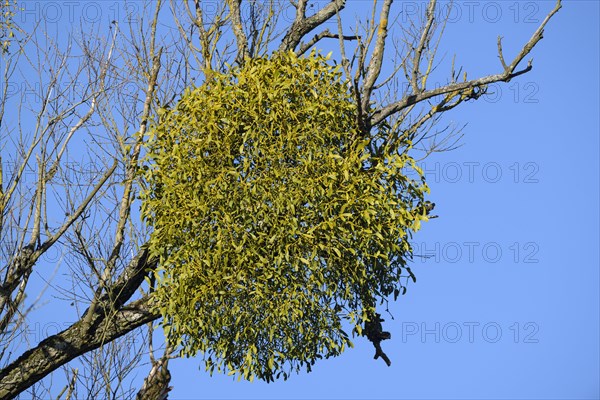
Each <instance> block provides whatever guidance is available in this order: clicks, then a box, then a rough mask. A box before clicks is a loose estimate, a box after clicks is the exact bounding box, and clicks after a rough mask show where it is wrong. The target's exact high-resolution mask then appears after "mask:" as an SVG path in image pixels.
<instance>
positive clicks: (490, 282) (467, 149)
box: [139, 0, 600, 399]
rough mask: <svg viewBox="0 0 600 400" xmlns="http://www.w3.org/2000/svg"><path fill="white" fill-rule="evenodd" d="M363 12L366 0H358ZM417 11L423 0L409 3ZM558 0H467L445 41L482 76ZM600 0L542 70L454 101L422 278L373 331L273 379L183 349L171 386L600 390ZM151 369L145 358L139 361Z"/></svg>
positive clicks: (178, 393) (240, 392) (573, 8)
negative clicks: (230, 370) (376, 356)
mask: <svg viewBox="0 0 600 400" xmlns="http://www.w3.org/2000/svg"><path fill="white" fill-rule="evenodd" d="M349 3H350V4H349V7H348V10H347V11H346V12H347V13H350V14H351V13H353V12H359V13H361V12H364V11H362V9H361V7H364V6H365V5H367V4H368V2H366V1H353V0H350V2H349ZM398 3H399V4H398V5H396V7H397V8H396V9H401V10H403V12H404V14H401V15H400V17H399V18H400V19H402V18H404V15H407V16H408V15H410V14H411V13H412V12H413V11H414V10H415V8H414V6H416V7H417V8H418V7H421V8H422V7H424V4H425V3H422V2H398ZM553 6H554V2H553V1H539V2H538V1H496V2H485V1H483V2H479V1H473V2H457V4H456V5H455V8H454V9H455V10H456V11H455V12H456V14H454V15H455V17H454V19H453V21H452V22H451V23H450V24H448V26H447V28H446V34H445V36H444V39H443V41H442V44H441V47H440V50H439V54H446V57H448V58H451V56H452V54H454V53H456V54H457V59H456V60H457V64H459V65H462V66H464V68H465V70H466V71H468V73H469V78H474V77H477V76H480V75H482V74H489V73H497V72H500V62H499V61H498V58H497V50H496V38H497V36H498V35H502V36H504V42H503V44H504V50H505V57H506V58H507V59H509V58H510V57H511V56H512V55H514V54H515V52H516V51H517V50H518V49H519V48H520V46H521V45H522V44H524V43H525V42H526V41H527V40H528V39H529V37H530V36H531V34H532V33H533V32H534V31H535V29H536V28H537V26H538V24H539V21H540V20H541V19H543V18H544V16H545V15H546V14H547V12H548V11H549V10H550V9H551V8H552V7H553ZM599 17H600V15H599V4H598V2H596V1H567V2H565V3H564V5H563V8H562V10H561V11H560V12H559V13H558V14H557V15H556V16H555V17H554V19H553V20H552V21H551V22H550V24H549V26H548V27H547V29H546V32H545V35H544V39H543V40H542V41H541V42H540V43H539V44H538V46H537V47H536V48H535V49H534V51H533V53H532V57H533V59H534V60H533V70H532V71H531V72H529V73H528V74H525V75H522V76H520V77H518V78H516V79H515V80H513V81H512V82H510V83H508V84H502V85H495V86H494V93H493V94H489V95H488V96H486V97H485V98H483V99H480V100H479V101H477V102H469V103H466V104H464V105H462V106H461V107H459V108H458V109H455V110H453V111H451V112H449V113H448V114H447V116H446V117H445V119H444V121H446V122H455V123H456V124H458V125H462V124H465V123H466V124H467V126H466V127H465V128H464V130H463V133H464V137H463V139H462V141H461V143H462V146H461V147H460V148H458V149H456V150H454V151H451V152H445V153H439V154H434V155H432V156H431V157H429V158H427V159H426V160H425V161H424V162H423V163H422V164H421V166H422V167H423V168H424V169H425V173H426V176H427V178H428V182H429V185H430V187H431V200H432V201H434V202H435V203H436V210H435V211H436V214H438V215H439V218H437V219H433V220H431V222H429V223H427V224H425V225H424V227H423V229H422V231H420V232H419V233H418V234H417V235H416V236H415V238H414V240H413V242H414V244H415V249H416V252H417V253H421V254H424V255H430V256H431V257H429V258H427V259H425V258H417V259H416V260H415V262H414V267H413V271H414V272H415V274H416V275H417V283H416V284H411V285H409V288H408V293H407V294H406V296H403V297H401V298H400V299H399V300H398V301H397V302H396V303H393V304H391V306H390V311H391V313H392V315H393V316H394V319H392V318H391V317H390V315H385V314H384V315H383V316H384V318H385V319H386V322H385V325H384V326H385V328H386V330H389V331H390V332H391V333H392V340H389V341H385V342H383V347H384V350H385V351H386V353H387V354H388V356H389V357H390V358H391V360H392V366H391V367H390V368H388V367H386V366H385V364H384V363H383V362H382V361H381V360H377V361H375V360H373V359H372V356H373V353H374V350H373V347H372V345H371V344H370V343H369V342H368V341H366V340H365V339H362V338H356V340H355V349H352V350H348V351H347V352H346V353H344V354H343V355H342V356H340V357H338V358H336V359H330V360H324V361H321V362H320V363H318V364H317V365H315V367H314V369H313V372H312V373H310V374H306V373H302V374H300V375H294V376H292V377H291V378H290V379H289V380H288V381H285V382H284V381H280V382H275V383H271V384H264V383H261V382H254V383H248V382H237V381H235V380H233V379H232V378H231V377H226V376H221V375H215V376H213V377H210V376H208V375H207V374H206V373H205V372H204V371H203V370H204V368H203V366H202V365H201V361H200V360H198V359H187V360H173V361H172V362H171V364H170V365H171V373H172V376H173V378H172V386H173V387H174V389H173V392H172V394H171V397H172V398H173V399H196V398H210V399H213V398H214V399H265V398H273V399H275V398H277V399H323V398H327V399H450V398H460V399H466V398H472V399H492V398H493V399H498V398H502V399H504V398H519V399H524V398H544V399H566V398H569V399H574V398H585V399H594V398H598V397H600V392H599V390H600V389H599V378H598V376H600V369H599V367H600V365H599V362H600V350H599V342H600V340H599V339H600V331H599V315H600V310H599V301H600V300H599V285H600V278H599V266H600V262H599V251H598V243H599V234H598V233H599V214H598V212H599V211H598V210H599V198H598V196H599V181H600V179H599V158H600V157H599V136H600V135H599V133H600V132H599V130H600V127H599V109H600V105H599V91H600V88H599V82H598V77H599V75H600V74H599V48H600V44H599V37H600V34H599V22H598V21H599ZM139 374H140V377H143V376H144V375H145V371H140V373H139Z"/></svg>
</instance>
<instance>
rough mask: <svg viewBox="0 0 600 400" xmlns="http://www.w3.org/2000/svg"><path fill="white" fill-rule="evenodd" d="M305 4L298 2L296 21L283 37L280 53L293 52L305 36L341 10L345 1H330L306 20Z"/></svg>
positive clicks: (305, 2) (304, 2)
mask: <svg viewBox="0 0 600 400" xmlns="http://www.w3.org/2000/svg"><path fill="white" fill-rule="evenodd" d="M306 4H307V1H299V2H298V8H297V12H296V19H295V20H294V22H293V23H292V26H291V27H290V29H289V30H288V31H287V33H286V34H285V36H284V37H283V40H282V41H281V45H279V50H280V51H285V50H294V49H295V48H296V46H298V44H300V41H301V40H302V38H303V37H304V36H305V35H307V34H308V33H309V32H310V31H312V30H313V29H315V28H316V27H317V26H319V25H321V24H323V23H324V22H325V21H327V20H328V19H329V18H331V17H333V16H334V15H335V14H336V12H338V11H340V10H342V9H343V8H344V7H345V6H346V0H331V1H330V2H329V3H328V4H327V5H326V6H325V7H323V8H322V9H321V10H319V11H318V12H317V13H316V14H314V15H311V16H310V17H308V18H306V17H305V11H306Z"/></svg>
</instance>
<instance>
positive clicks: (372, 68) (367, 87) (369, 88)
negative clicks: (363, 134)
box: [361, 0, 392, 128]
mask: <svg viewBox="0 0 600 400" xmlns="http://www.w3.org/2000/svg"><path fill="white" fill-rule="evenodd" d="M391 6H392V0H386V1H385V2H384V3H383V6H382V8H381V15H380V17H379V27H378V28H377V39H376V40H375V49H373V54H371V61H370V62H369V66H368V67H367V75H366V77H365V80H364V83H363V88H362V104H361V109H362V112H363V115H366V113H367V112H368V110H369V102H370V101H371V93H372V92H373V86H374V85H375V82H376V81H377V78H379V74H380V73H381V65H382V63H383V54H384V53H385V40H386V38H387V35H388V19H389V16H390V8H391ZM367 128H368V126H367Z"/></svg>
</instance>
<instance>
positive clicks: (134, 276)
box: [0, 250, 159, 399]
mask: <svg viewBox="0 0 600 400" xmlns="http://www.w3.org/2000/svg"><path fill="white" fill-rule="evenodd" d="M151 267H152V263H151V262H150V260H149V258H148V253H147V251H146V250H142V251H141V252H140V254H139V255H138V256H137V257H136V258H135V259H134V260H132V261H131V262H130V264H129V266H128V267H127V269H126V271H125V272H124V273H123V274H122V275H121V277H120V278H119V279H118V280H117V282H116V283H115V284H114V285H113V287H112V288H111V290H110V292H109V294H107V295H105V296H103V298H102V300H108V299H111V301H110V302H109V303H111V304H110V305H108V306H107V307H98V308H97V311H96V312H95V313H94V314H93V318H92V319H91V325H92V327H93V329H89V325H88V323H86V321H84V318H82V319H80V320H79V321H77V322H75V323H74V324H73V325H71V326H70V327H69V328H67V329H65V330H64V331H62V332H60V333H58V334H56V335H52V336H50V337H48V338H46V339H45V340H43V341H42V342H40V343H39V344H38V345H37V346H36V347H34V348H33V349H30V350H28V351H27V352H25V353H24V354H23V355H22V356H21V357H19V358H18V359H16V360H15V361H14V362H12V363H11V364H10V365H8V366H7V367H6V368H4V369H2V370H0V399H11V398H13V397H14V396H16V395H17V394H19V393H21V392H23V391H24V390H26V389H27V388H28V387H30V386H31V385H33V384H34V383H36V382H37V381H39V380H40V379H42V378H43V377H45V376H46V375H48V374H49V373H51V372H52V371H54V370H56V369H57V368H59V367H60V366H62V365H64V364H66V363H67V362H69V361H71V360H73V359H74V358H76V357H78V356H80V355H82V354H84V353H87V352H88V351H91V350H94V349H97V348H99V347H101V346H102V345H104V344H105V343H108V342H110V341H112V340H114V339H116V338H118V337H121V336H123V335H125V334H127V333H128V332H130V331H132V330H133V329H135V328H137V327H140V326H142V325H144V324H146V323H148V322H150V321H153V320H155V319H157V318H159V315H158V314H155V313H153V312H151V311H150V309H149V296H145V297H143V298H141V299H139V300H136V301H134V302H132V303H130V304H128V305H126V306H121V305H122V304H124V303H125V301H127V300H128V299H129V298H130V297H131V296H132V295H133V294H134V293H135V290H136V289H137V288H138V287H139V285H140V284H141V283H142V281H143V277H144V275H145V271H146V270H147V269H148V268H151ZM109 309H114V310H116V311H114V312H111V313H107V312H106V311H108V310H109ZM100 310H102V312H100ZM86 314H87V313H86Z"/></svg>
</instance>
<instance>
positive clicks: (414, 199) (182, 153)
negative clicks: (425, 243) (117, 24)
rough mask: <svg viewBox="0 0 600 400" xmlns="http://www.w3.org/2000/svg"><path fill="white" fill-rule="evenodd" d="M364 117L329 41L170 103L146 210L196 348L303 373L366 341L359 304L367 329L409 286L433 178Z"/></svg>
mask: <svg viewBox="0 0 600 400" xmlns="http://www.w3.org/2000/svg"><path fill="white" fill-rule="evenodd" d="M356 121H357V107H356V104H355V103H354V101H353V99H352V97H351V95H350V94H349V92H348V89H347V85H346V84H345V82H343V81H342V78H341V72H340V71H339V68H334V67H332V66H330V65H329V64H328V63H327V58H326V57H323V56H321V55H318V54H316V53H312V54H311V55H310V56H308V57H305V58H298V57H297V56H296V55H294V53H293V52H289V53H288V52H285V53H276V54H274V55H273V56H271V57H270V58H260V59H248V60H246V62H245V63H244V66H243V67H239V68H237V67H236V68H232V69H231V71H230V73H228V74H223V75H221V74H217V73H213V75H212V76H211V78H210V79H209V80H208V81H207V82H206V83H204V84H203V85H202V86H201V87H197V88H194V89H190V90H188V91H186V92H185V93H184V94H183V96H182V98H181V100H180V101H179V102H178V103H177V105H176V106H175V107H174V108H173V109H170V110H162V111H161V114H160V116H159V117H158V118H157V120H156V121H155V122H154V124H153V126H152V127H151V129H150V137H149V141H148V143H147V153H148V155H147V165H146V168H145V176H144V179H145V182H146V183H147V189H146V190H145V191H144V193H143V194H142V200H143V206H142V215H143V217H144V219H145V220H146V221H147V223H148V224H149V225H151V226H152V227H153V233H152V235H151V239H150V242H149V246H150V249H151V251H152V252H153V254H155V255H156V256H158V257H160V267H159V269H158V270H157V271H156V272H155V277H156V280H157V289H156V291H155V292H154V293H153V296H154V301H155V304H156V309H157V310H160V312H161V313H162V315H163V317H164V322H163V325H164V329H165V332H166V335H167V337H168V339H169V340H170V341H171V343H174V344H176V345H178V346H179V347H180V348H181V349H182V350H181V351H182V354H183V355H186V356H193V355H196V354H197V353H198V352H201V353H203V354H204V358H205V362H206V368H207V370H210V371H211V373H212V372H213V371H214V370H215V369H216V370H218V371H225V372H228V373H229V374H237V375H238V377H243V378H245V379H250V380H252V379H253V378H255V377H256V378H260V379H264V380H267V381H270V380H273V379H274V378H277V377H279V376H280V375H281V374H283V377H284V378H287V377H288V374H289V373H290V372H291V371H293V370H296V371H297V370H299V369H300V368H301V367H303V366H306V367H307V369H308V370H310V366H311V365H312V364H314V362H315V360H317V359H320V358H322V357H330V356H337V355H339V354H340V353H341V352H342V351H343V350H344V348H345V347H346V346H349V345H350V346H351V345H352V343H351V342H350V339H349V337H348V335H347V334H346V333H345V332H344V330H343V329H342V323H343V321H344V319H347V320H348V321H349V322H350V323H351V324H353V325H354V326H355V327H356V329H358V330H359V332H360V327H361V323H362V322H364V321H365V319H366V318H367V317H366V316H367V315H369V313H372V312H373V308H374V306H375V301H376V300H377V299H381V298H383V297H386V296H388V295H391V294H395V295H396V296H397V295H398V293H399V291H402V290H403V289H404V287H403V286H402V284H401V277H402V276H403V275H402V274H403V272H404V273H405V272H406V271H405V263H406V261H407V258H409V257H410V255H411V248H410V245H409V243H408V239H409V237H410V234H411V232H413V231H416V230H418V229H419V226H420V222H421V221H422V220H425V219H427V217H426V215H425V212H424V209H423V207H422V206H421V207H420V206H419V204H422V202H423V197H424V194H425V193H426V192H427V191H428V189H427V187H426V185H425V184H424V182H423V180H422V177H421V173H420V171H419V170H418V168H417V167H416V166H415V163H414V160H413V159H411V158H410V157H409V156H408V155H407V154H406V153H405V152H403V153H401V154H399V153H397V152H394V154H383V155H379V156H375V155H374V154H372V152H371V151H369V149H370V148H372V147H373V146H371V145H372V144H373V143H371V142H370V139H369V138H368V137H365V135H364V134H363V133H361V132H359V130H358V129H357V123H356ZM383 153H385V152H383ZM410 171H413V172H412V173H410V174H408V175H412V176H417V177H418V179H417V180H414V179H410V178H409V177H408V176H407V172H410ZM414 171H416V174H415V173H414ZM405 275H406V274H404V276H405Z"/></svg>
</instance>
